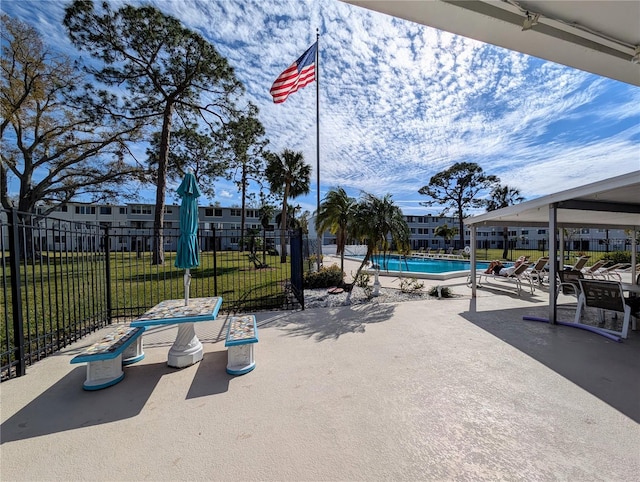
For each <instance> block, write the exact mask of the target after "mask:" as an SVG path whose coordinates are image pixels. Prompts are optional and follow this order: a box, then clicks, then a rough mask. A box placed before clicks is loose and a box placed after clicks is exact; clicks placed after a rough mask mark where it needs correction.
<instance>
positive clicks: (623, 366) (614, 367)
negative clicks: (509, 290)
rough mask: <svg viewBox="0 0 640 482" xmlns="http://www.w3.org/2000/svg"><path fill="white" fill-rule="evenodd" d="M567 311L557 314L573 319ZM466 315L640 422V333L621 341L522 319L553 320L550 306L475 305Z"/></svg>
mask: <svg viewBox="0 0 640 482" xmlns="http://www.w3.org/2000/svg"><path fill="white" fill-rule="evenodd" d="M566 311H567V313H562V312H561V311H559V314H558V318H559V319H561V320H563V319H565V318H566V319H569V318H572V316H571V313H569V312H568V310H566ZM461 316H463V317H464V318H465V319H467V320H469V321H470V322H471V323H473V324H474V325H476V326H478V327H480V328H482V329H483V330H485V331H487V332H489V333H491V334H492V335H494V336H495V337H497V338H499V339H501V340H502V341H504V342H506V343H508V344H510V345H511V346H513V347H515V348H517V349H518V350H520V351H521V352H523V353H526V354H527V355H528V356H530V357H532V358H534V359H535V360H537V361H538V362H540V363H541V364H543V365H545V366H547V367H548V368H550V369H551V370H553V371H555V372H556V373H558V374H560V375H562V376H563V377H565V378H566V379H568V380H570V381H571V382H573V383H575V384H576V385H578V386H579V387H581V388H583V389H584V390H586V391H588V392H589V393H591V394H592V395H594V396H596V397H598V398H599V399H600V400H602V401H603V402H605V403H607V404H608V405H610V406H612V407H613V408H615V409H616V410H618V411H620V412H621V413H623V414H624V415H626V416H627V417H629V418H631V419H633V420H634V421H636V422H639V423H640V403H639V402H638V394H640V376H639V374H640V331H638V332H630V335H629V338H628V339H626V340H624V341H623V342H622V343H616V342H614V341H611V340H608V339H607V338H604V337H602V336H600V335H596V334H594V333H590V332H587V331H584V330H579V329H576V328H571V327H568V326H560V325H550V324H548V323H541V322H535V321H524V320H523V319H522V317H523V316H537V317H541V318H548V307H544V308H537V307H528V308H513V309H505V310H496V311H482V312H477V311H476V310H475V305H474V303H471V304H470V311H469V312H466V313H461Z"/></svg>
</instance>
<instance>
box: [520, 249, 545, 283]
mask: <svg viewBox="0 0 640 482" xmlns="http://www.w3.org/2000/svg"><path fill="white" fill-rule="evenodd" d="M548 262H549V256H543V257H542V258H538V261H536V262H535V263H534V264H533V265H532V266H531V267H530V268H529V269H528V270H527V271H525V274H526V275H527V276H529V277H530V278H531V280H532V281H535V282H537V283H538V284H540V285H541V284H542V283H543V282H544V279H545V277H548V276H549V273H548V272H547V271H546V270H545V269H544V267H545V266H546V265H547V263H548Z"/></svg>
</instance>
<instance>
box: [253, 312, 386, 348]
mask: <svg viewBox="0 0 640 482" xmlns="http://www.w3.org/2000/svg"><path fill="white" fill-rule="evenodd" d="M394 310H395V305H393V304H391V303H389V304H383V303H365V304H359V305H353V306H340V307H335V308H315V309H312V310H304V311H297V312H295V315H293V316H292V315H291V314H289V315H288V316H276V317H273V318H272V319H271V321H270V322H268V323H267V322H266V321H263V322H261V323H260V324H261V325H266V326H276V327H280V328H281V329H282V330H283V331H284V332H285V333H286V334H287V335H290V336H300V337H304V338H314V339H315V340H316V341H324V340H327V339H333V340H335V339H338V338H340V336H342V335H344V334H347V333H364V332H365V327H366V325H368V324H371V323H380V322H383V321H386V320H388V319H389V318H391V317H392V316H393V312H394Z"/></svg>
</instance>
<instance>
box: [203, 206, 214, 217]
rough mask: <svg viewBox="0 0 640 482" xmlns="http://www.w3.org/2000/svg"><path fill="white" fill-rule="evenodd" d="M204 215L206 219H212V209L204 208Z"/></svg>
mask: <svg viewBox="0 0 640 482" xmlns="http://www.w3.org/2000/svg"><path fill="white" fill-rule="evenodd" d="M204 215H205V217H207V218H212V217H213V208H206V209H205V210H204Z"/></svg>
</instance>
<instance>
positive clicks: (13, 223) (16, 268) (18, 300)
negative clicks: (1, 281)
mask: <svg viewBox="0 0 640 482" xmlns="http://www.w3.org/2000/svg"><path fill="white" fill-rule="evenodd" d="M8 218H9V219H8V220H7V221H8V224H9V256H10V257H11V299H12V305H13V345H14V352H17V358H18V360H17V361H18V364H17V367H16V376H18V377H21V376H23V375H24V374H25V373H26V360H25V357H24V324H23V323H24V320H23V318H22V291H21V284H22V283H21V280H20V226H19V225H18V210H17V209H16V208H11V209H10V212H9V216H8ZM9 364H11V361H9Z"/></svg>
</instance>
